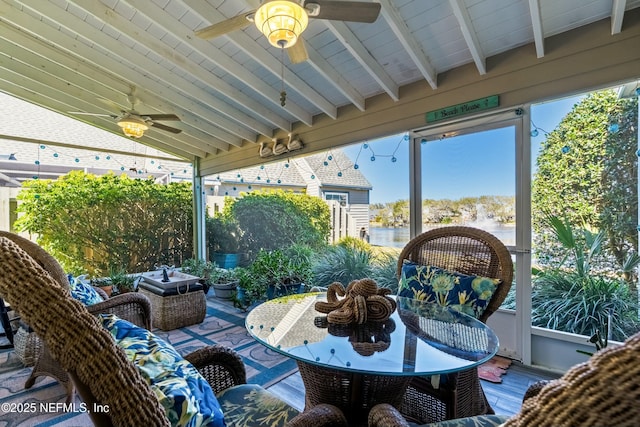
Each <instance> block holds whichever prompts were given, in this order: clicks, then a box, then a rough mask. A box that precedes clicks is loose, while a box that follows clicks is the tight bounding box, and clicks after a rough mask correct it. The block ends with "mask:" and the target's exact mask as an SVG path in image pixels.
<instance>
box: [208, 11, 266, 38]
mask: <svg viewBox="0 0 640 427" xmlns="http://www.w3.org/2000/svg"><path fill="white" fill-rule="evenodd" d="M254 14H255V10H252V11H251V12H246V13H242V14H240V15H238V16H234V17H233V18H229V19H226V20H224V21H220V22H218V23H216V24H213V25H209V26H208V27H205V28H203V29H201V30H198V31H196V36H198V37H200V38H202V39H212V38H214V37H218V36H221V35H223V34H227V33H230V32H232V31H235V30H241V29H243V28H245V27H248V26H249V25H251V21H250V20H249V19H253V15H254Z"/></svg>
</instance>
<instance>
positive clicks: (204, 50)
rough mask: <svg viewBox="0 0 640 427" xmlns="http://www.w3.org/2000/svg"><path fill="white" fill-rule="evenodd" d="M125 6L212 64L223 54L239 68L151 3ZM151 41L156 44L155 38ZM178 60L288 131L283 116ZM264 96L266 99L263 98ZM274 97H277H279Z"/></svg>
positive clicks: (132, 1)
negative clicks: (145, 17) (134, 10)
mask: <svg viewBox="0 0 640 427" xmlns="http://www.w3.org/2000/svg"><path fill="white" fill-rule="evenodd" d="M127 3H129V4H130V5H131V7H133V8H135V9H137V12H136V13H141V14H143V15H145V16H147V18H149V19H150V20H152V21H154V22H155V24H156V25H159V26H161V27H162V28H163V29H164V30H165V31H166V32H168V33H169V34H171V35H172V36H173V37H175V38H177V39H179V40H180V41H182V43H184V44H185V45H188V46H190V47H191V48H192V49H194V50H195V51H197V52H199V53H200V54H201V55H203V56H205V57H207V58H209V60H210V61H211V62H213V63H217V60H218V59H219V58H220V56H221V55H224V56H225V57H226V58H227V59H226V61H227V62H228V63H232V64H236V65H235V66H237V65H238V64H237V63H236V62H235V61H233V60H232V59H231V58H229V56H228V55H226V54H225V53H224V52H222V51H220V50H217V49H216V50H215V51H212V49H215V47H214V46H212V45H210V44H209V43H206V42H205V41H204V40H200V39H197V38H196V37H195V36H194V34H193V29H191V28H188V27H186V26H185V25H182V24H181V23H180V22H179V21H176V20H175V19H174V18H172V17H171V16H170V15H169V14H167V13H166V12H165V11H164V10H163V9H161V8H159V7H157V6H155V5H153V4H152V3H148V1H144V2H142V3H140V2H138V1H135V0H129V1H127ZM130 25H133V24H132V23H130ZM152 39H153V38H152ZM153 40H154V41H155V39H153ZM154 44H155V43H154ZM147 47H148V48H150V49H151V47H149V46H147ZM151 50H153V49H151ZM166 51H167V47H166V46H161V47H160V51H159V52H156V53H158V54H159V55H162V54H163V53H164V52H166ZM176 55H177V56H178V57H180V55H179V54H177V53H176V52H173V51H172V52H171V57H174V56H176ZM172 59H173V58H168V60H169V61H171V60H172ZM181 59H183V60H182V61H181V62H182V63H183V64H184V66H185V67H187V68H188V69H187V70H186V71H187V72H188V73H190V74H192V75H193V76H194V77H196V78H197V79H198V80H200V81H201V82H203V83H204V84H206V85H208V86H211V87H212V88H213V89H215V90H216V91H218V92H219V93H221V94H222V95H224V96H226V97H228V98H229V99H231V100H233V101H234V102H236V103H238V105H241V106H243V107H244V108H246V109H248V110H250V111H252V112H253V114H255V117H260V118H262V120H264V121H266V122H268V123H270V124H271V125H272V126H274V127H277V128H280V129H284V130H286V131H289V130H291V122H290V121H289V120H287V119H285V118H284V117H282V115H280V114H278V113H277V110H275V111H274V110H273V109H270V108H268V107H266V106H265V105H263V104H261V103H260V102H258V101H256V100H255V99H253V98H252V97H251V96H249V95H248V94H246V93H244V92H242V91H241V90H239V89H237V88H235V87H233V86H232V85H230V84H229V83H227V82H225V81H224V80H222V79H221V78H219V77H218V76H216V75H215V74H213V73H210V72H208V71H206V70H203V69H202V67H201V66H200V64H195V63H193V62H192V61H191V60H189V59H187V58H184V57H181ZM223 68H224V67H223ZM263 86H264V84H263ZM264 96H265V98H266V95H264ZM277 96H279V94H278V95H277ZM234 111H237V110H235V108H234V110H232V111H230V112H229V114H230V115H234V114H235V113H234ZM304 114H307V113H306V112H305V113H304ZM236 117H237V116H236ZM305 117H306V116H305ZM252 120H253V118H252ZM258 132H259V133H261V134H263V135H265V136H267V137H271V136H272V135H273V130H272V129H270V130H269V131H268V132H267V131H266V130H265V128H264V127H260V130H258ZM265 132H266V133H265Z"/></svg>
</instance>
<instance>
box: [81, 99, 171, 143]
mask: <svg viewBox="0 0 640 427" xmlns="http://www.w3.org/2000/svg"><path fill="white" fill-rule="evenodd" d="M98 99H99V100H100V101H102V102H105V103H107V104H109V105H110V106H115V107H116V108H119V106H118V105H117V104H115V103H113V102H111V101H109V100H107V99H103V98H98ZM127 100H128V101H129V103H130V104H131V109H130V110H120V113H119V114H101V113H85V112H82V111H70V112H69V114H77V115H81V116H97V117H111V118H112V119H115V120H116V123H117V124H118V126H120V127H121V128H122V132H123V133H124V134H125V135H126V136H128V137H130V138H141V137H142V136H143V135H144V131H146V130H147V129H149V128H150V127H151V126H153V127H155V128H156V129H160V130H164V131H167V132H171V133H176V134H177V133H180V132H182V129H177V128H174V127H171V126H167V125H164V124H162V123H157V121H162V120H170V121H180V117H178V116H176V115H175V114H142V113H139V112H137V111H136V109H135V105H136V104H137V103H138V102H139V99H138V97H137V96H136V94H135V87H131V92H129V94H128V95H127Z"/></svg>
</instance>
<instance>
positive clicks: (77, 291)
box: [67, 274, 104, 305]
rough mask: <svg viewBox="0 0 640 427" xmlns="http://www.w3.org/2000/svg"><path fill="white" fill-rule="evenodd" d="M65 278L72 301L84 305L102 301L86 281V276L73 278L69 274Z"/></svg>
mask: <svg viewBox="0 0 640 427" xmlns="http://www.w3.org/2000/svg"><path fill="white" fill-rule="evenodd" d="M67 277H68V278H69V289H70V290H71V296H72V297H73V299H76V300H78V301H80V302H81V303H82V304H84V305H93V304H97V303H99V302H102V301H104V299H102V297H101V296H100V294H99V293H98V292H96V290H95V289H93V286H91V284H90V283H89V281H88V280H87V279H86V275H82V276H78V277H73V276H72V275H71V274H69V275H68V276H67Z"/></svg>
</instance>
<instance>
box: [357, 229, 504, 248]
mask: <svg viewBox="0 0 640 427" xmlns="http://www.w3.org/2000/svg"><path fill="white" fill-rule="evenodd" d="M466 225H468V226H470V227H474V226H475V227H477V228H481V229H483V230H484V231H486V232H488V233H491V234H493V235H494V236H496V237H497V238H499V239H500V240H502V242H503V243H504V244H505V245H508V246H513V245H515V244H516V228H515V225H502V224H493V223H492V224H481V225H479V224H466ZM437 227H438V226H430V227H426V226H425V227H423V231H427V230H428V229H431V228H437ZM408 241H409V228H408V227H402V228H401V227H398V228H393V227H389V228H383V227H370V228H369V243H371V244H372V245H377V246H387V247H391V248H403V247H404V246H405V245H406V244H407V242H408Z"/></svg>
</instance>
